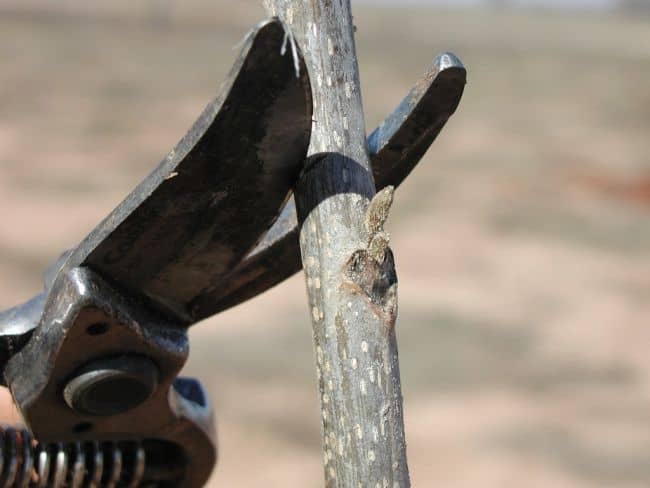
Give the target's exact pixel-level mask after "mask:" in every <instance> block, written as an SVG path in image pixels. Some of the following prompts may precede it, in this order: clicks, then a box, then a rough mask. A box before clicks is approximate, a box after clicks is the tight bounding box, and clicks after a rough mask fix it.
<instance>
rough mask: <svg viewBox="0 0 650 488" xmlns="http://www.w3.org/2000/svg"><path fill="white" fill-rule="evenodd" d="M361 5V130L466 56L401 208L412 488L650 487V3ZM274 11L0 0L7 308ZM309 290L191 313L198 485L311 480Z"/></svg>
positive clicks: (299, 281)
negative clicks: (209, 417)
mask: <svg viewBox="0 0 650 488" xmlns="http://www.w3.org/2000/svg"><path fill="white" fill-rule="evenodd" d="M353 6H354V13H355V23H356V25H357V28H358V30H357V43H358V51H359V61H360V66H361V78H362V85H363V92H364V102H365V109H366V114H367V126H368V131H370V130H372V129H373V128H374V127H375V126H376V125H377V124H378V123H379V122H380V121H381V120H382V119H383V118H384V116H386V115H387V114H388V113H389V112H390V111H391V110H392V109H393V108H394V107H395V106H396V105H397V103H398V102H399V101H400V100H401V98H402V97H403V96H404V95H405V94H406V93H407V92H408V90H409V89H410V87H411V86H412V85H413V84H414V83H415V82H416V81H417V80H418V79H419V78H420V77H421V76H422V75H423V73H424V72H425V69H426V67H427V65H428V64H429V63H430V62H431V61H432V60H433V58H434V57H435V55H436V54H437V53H439V52H441V51H444V50H452V51H454V52H455V53H456V54H458V55H459V56H460V57H461V59H463V61H464V62H465V63H466V65H467V67H468V69H469V84H468V86H467V90H466V92H465V97H464V99H463V101H462V104H461V107H460V108H459V111H458V112H457V114H456V115H455V117H453V119H452V120H451V121H450V123H449V124H448V126H447V128H446V129H445V131H444V132H443V134H442V135H441V137H440V139H439V140H438V142H436V144H435V145H434V147H433V148H432V150H431V151H430V152H429V153H428V155H427V157H426V158H425V160H424V161H423V162H422V163H421V164H420V166H419V167H418V168H417V169H416V171H415V172H414V174H413V175H412V177H411V178H410V179H409V180H407V182H406V183H405V184H404V185H403V186H402V187H401V188H400V189H399V191H398V193H397V199H396V205H395V207H394V213H393V215H392V220H391V223H390V231H391V234H392V239H393V241H392V242H393V247H394V250H395V253H396V258H397V269H398V273H399V276H400V319H399V323H398V335H399V341H400V353H401V362H402V374H403V386H404V396H405V402H406V423H407V433H408V436H407V437H408V448H409V460H410V465H411V472H412V478H413V484H414V486H416V487H427V486H445V487H504V486H505V487H508V486H525V487H549V486H553V487H576V488H577V487H598V486H602V487H621V488H623V487H626V488H632V487H648V486H650V354H649V349H650V327H649V324H648V319H649V317H650V259H649V257H650V256H649V254H650V160H649V159H648V158H649V157H650V156H649V155H650V89H649V86H650V15H648V14H649V12H650V2H648V1H647V0H636V1H635V0H629V1H621V2H616V1H606V0H598V1H595V0H580V1H578V0H572V1H569V0H561V1H560V0H556V1H552V2H551V1H542V0H539V1H529V2H525V1H523V0H520V1H508V0H492V1H485V2H481V1H478V0H474V1H470V0H467V1H463V2H460V1H455V2H451V1H450V2H442V1H438V2H432V1H424V0H420V1H394V2H390V1H376V2H371V1H366V2H361V1H353ZM263 17H264V11H263V9H262V7H261V2H260V1H258V0H255V1H243V0H240V1H226V0H210V1H209V0H185V1H183V2H180V1H174V0H148V1H141V2H133V1H126V0H114V1H112V2H84V1H82V0H65V1H63V0H60V1H58V2H51V1H48V0H0V308H6V307H9V306H12V305H14V304H16V303H17V302H20V301H22V300H25V299H26V298H28V297H29V296H31V295H32V294H34V293H36V292H37V291H38V290H39V288H40V286H41V272H42V270H43V269H44V268H45V266H46V265H48V264H49V263H50V262H51V261H53V260H54V259H55V258H56V257H57V256H58V255H59V253H60V252H61V251H62V250H64V249H67V248H69V247H72V246H74V245H76V244H77V243H78V242H79V241H80V240H81V239H82V238H83V237H84V236H85V235H86V233H88V232H89V231H90V230H91V228H92V227H93V226H94V225H95V224H96V223H97V222H98V221H99V220H100V218H102V217H103V216H105V215H106V214H107V213H108V212H109V211H110V210H111V209H112V208H113V207H114V206H115V205H116V204H117V203H119V202H120V201H121V199H122V198H123V197H124V196H125V195H126V194H127V193H128V192H129V191H130V190H131V189H132V188H133V187H134V186H135V185H136V184H137V183H138V182H139V181H140V180H141V179H142V178H143V177H144V176H145V175H146V174H147V173H148V172H149V171H150V170H151V169H152V168H153V167H154V166H155V165H156V164H157V162H158V161H159V160H160V159H162V157H163V156H164V155H165V154H166V152H167V151H168V150H169V149H171V147H172V146H173V145H174V144H175V143H176V141H177V140H178V139H179V138H180V137H181V136H182V135H183V134H184V133H185V132H186V130H187V129H188V128H189V127H190V125H191V123H192V122H193V121H194V119H195V118H196V117H197V116H198V114H199V113H200V112H201V110H202V109H203V107H204V106H205V105H206V104H207V102H208V101H209V100H210V99H211V98H212V97H213V96H214V95H215V93H216V91H217V89H218V87H219V85H220V83H221V80H222V79H223V78H224V76H225V74H226V72H227V71H228V70H229V68H230V66H231V63H232V62H233V60H234V58H235V56H236V51H235V50H233V47H234V46H235V45H236V44H237V43H238V42H239V41H240V40H241V39H242V38H243V36H244V35H245V34H246V32H247V31H248V29H249V28H250V27H251V26H252V25H253V24H254V23H256V22H257V21H258V20H260V19H261V18H263ZM305 297H306V295H305V290H304V284H303V278H302V276H301V275H298V276H296V277H294V278H293V279H291V280H290V281H288V282H286V283H284V284H282V285H281V286H279V287H277V288H275V289H274V290H272V291H270V292H268V293H266V294H265V295H263V296H261V297H259V298H257V299H256V300H254V301H252V302H249V303H246V304H244V305H242V306H240V307H238V308H236V309H234V310H231V311H228V312H227V313H223V314H221V315H219V316H217V317H215V318H213V319H211V320H209V321H207V323H205V324H202V325H200V326H199V327H197V328H195V329H194V330H193V331H192V347H193V352H192V357H191V360H190V362H189V365H188V366H187V373H188V374H192V375H197V376H199V377H200V378H201V379H202V380H203V381H204V383H205V384H206V385H207V386H208V388H209V390H210V392H211V393H212V395H213V398H214V403H215V406H216V411H217V415H218V426H219V442H220V449H221V457H220V461H219V465H218V468H217V470H216V471H215V473H214V476H213V481H212V482H211V485H210V486H236V487H259V486H273V487H274V486H278V487H279V486H290V487H294V486H296V487H297V486H299V487H320V486H322V483H323V481H322V480H323V476H322V468H321V460H322V456H321V454H320V433H319V428H320V427H319V426H320V421H319V409H318V405H317V394H316V382H315V377H314V376H315V375H314V373H313V359H312V346H311V331H310V323H309V317H308V313H307V306H306V300H305ZM5 405H6V406H5V418H6V419H7V420H9V421H19V415H18V413H17V412H16V410H15V408H14V407H12V406H11V405H10V404H9V403H7V402H5Z"/></svg>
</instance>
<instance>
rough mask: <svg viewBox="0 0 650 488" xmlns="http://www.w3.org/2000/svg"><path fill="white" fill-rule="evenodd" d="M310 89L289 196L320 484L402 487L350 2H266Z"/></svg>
mask: <svg viewBox="0 0 650 488" xmlns="http://www.w3.org/2000/svg"><path fill="white" fill-rule="evenodd" d="M265 6H266V7H267V9H268V10H269V12H270V13H271V14H272V15H277V16H278V17H280V18H281V19H282V20H283V21H284V22H285V23H286V25H287V26H288V28H289V29H290V30H291V32H292V33H293V35H294V36H295V39H296V41H297V44H298V46H299V48H300V49H301V50H302V52H303V54H304V56H305V60H306V63H307V68H308V70H309V75H310V78H311V83H312V91H313V99H314V122H313V129H312V141H311V147H310V151H309V158H308V161H307V163H306V168H305V171H304V173H303V175H302V177H301V180H300V182H299V184H298V186H297V188H296V191H295V198H296V206H297V210H298V217H299V221H300V224H301V230H300V247H301V253H302V260H303V265H304V269H305V274H306V279H307V290H308V293H309V303H310V315H311V318H312V325H313V338H314V347H315V351H316V362H317V376H318V383H319V389H320V398H321V411H322V415H321V418H322V433H323V453H324V457H323V460H324V463H325V480H326V486H327V487H335V486H336V487H346V488H347V487H354V488H357V487H364V488H365V487H371V488H376V487H380V488H397V487H399V488H406V487H408V486H410V482H409V476H408V467H407V462H406V444H405V437H404V422H403V412H402V394H401V385H400V375H399V365H398V357H397V342H396V338H395V321H396V318H397V277H396V274H395V269H394V262H393V255H392V252H391V251H390V249H389V248H388V235H387V234H386V233H385V232H384V230H383V225H384V222H385V220H386V218H387V216H388V212H389V209H390V205H391V203H392V197H393V190H392V188H387V189H385V190H384V191H382V192H381V193H379V194H377V195H375V184H374V181H373V177H372V172H371V171H370V163H369V159H368V154H367V148H366V134H365V122H364V117H363V108H362V102H361V93H360V90H359V72H358V65H357V58H356V52H355V45H354V35H353V30H354V28H353V24H352V16H351V10H350V1H349V0H336V1H332V0H309V1H306V0H304V1H298V0H265Z"/></svg>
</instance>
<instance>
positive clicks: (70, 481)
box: [0, 428, 148, 488]
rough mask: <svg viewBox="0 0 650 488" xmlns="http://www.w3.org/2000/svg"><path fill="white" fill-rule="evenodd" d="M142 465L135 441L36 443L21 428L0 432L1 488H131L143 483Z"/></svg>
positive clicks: (142, 457) (140, 450) (142, 456)
mask: <svg viewBox="0 0 650 488" xmlns="http://www.w3.org/2000/svg"><path fill="white" fill-rule="evenodd" d="M145 464H146V454H145V448H144V447H143V446H142V445H141V444H140V443H137V442H119V443H114V442H102V443H99V442H84V443H80V442H77V443H66V444H63V443H56V444H39V443H37V442H36V441H34V440H33V438H32V436H31V435H30V433H29V432H28V431H26V430H24V429H13V428H7V429H0V487H2V488H11V487H47V488H60V487H66V488H67V487H70V488H81V487H88V488H91V487H92V488H100V487H101V488H117V487H133V488H135V487H138V486H144V484H145V479H144V478H145ZM147 484H148V483H147Z"/></svg>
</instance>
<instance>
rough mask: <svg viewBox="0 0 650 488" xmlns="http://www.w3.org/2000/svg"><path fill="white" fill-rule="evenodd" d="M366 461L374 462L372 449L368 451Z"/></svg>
mask: <svg viewBox="0 0 650 488" xmlns="http://www.w3.org/2000/svg"><path fill="white" fill-rule="evenodd" d="M368 461H370V462H371V463H372V462H374V461H375V451H373V450H372V449H370V451H368Z"/></svg>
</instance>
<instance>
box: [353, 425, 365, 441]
mask: <svg viewBox="0 0 650 488" xmlns="http://www.w3.org/2000/svg"><path fill="white" fill-rule="evenodd" d="M354 432H355V433H356V434H357V439H359V440H361V439H363V429H362V428H361V426H360V425H359V424H357V425H355V426H354Z"/></svg>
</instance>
